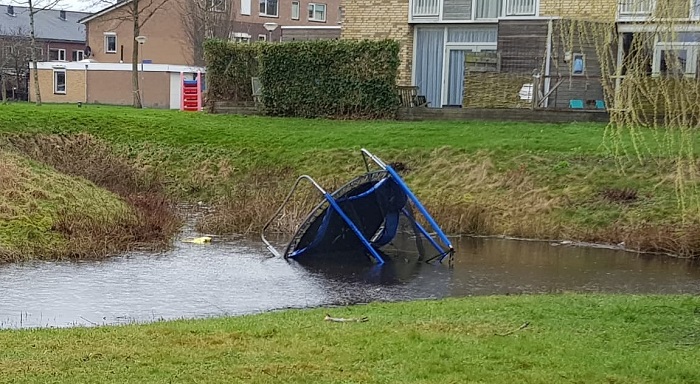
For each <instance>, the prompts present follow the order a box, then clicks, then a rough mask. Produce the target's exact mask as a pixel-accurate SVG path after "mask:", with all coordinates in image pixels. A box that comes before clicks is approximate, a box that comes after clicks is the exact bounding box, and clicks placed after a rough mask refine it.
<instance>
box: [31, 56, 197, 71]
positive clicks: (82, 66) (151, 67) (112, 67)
mask: <svg viewBox="0 0 700 384" xmlns="http://www.w3.org/2000/svg"><path fill="white" fill-rule="evenodd" d="M36 64H37V69H52V70H53V69H65V70H68V71H75V70H80V71H84V70H86V69H87V70H88V71H118V72H131V70H132V67H131V63H98V62H95V61H94V60H89V59H86V60H82V61H39V62H37V63H36ZM139 71H143V72H169V73H180V72H188V73H192V72H202V73H206V71H207V70H206V68H205V67H195V66H189V65H171V64H144V65H143V67H142V66H141V65H139Z"/></svg>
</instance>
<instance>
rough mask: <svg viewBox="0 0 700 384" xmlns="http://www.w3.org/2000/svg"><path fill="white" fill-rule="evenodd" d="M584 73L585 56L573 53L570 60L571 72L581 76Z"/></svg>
mask: <svg viewBox="0 0 700 384" xmlns="http://www.w3.org/2000/svg"><path fill="white" fill-rule="evenodd" d="M585 73H586V56H585V55H584V54H583V53H574V55H573V59H572V60H571V74H572V75H577V76H581V75H584V74H585Z"/></svg>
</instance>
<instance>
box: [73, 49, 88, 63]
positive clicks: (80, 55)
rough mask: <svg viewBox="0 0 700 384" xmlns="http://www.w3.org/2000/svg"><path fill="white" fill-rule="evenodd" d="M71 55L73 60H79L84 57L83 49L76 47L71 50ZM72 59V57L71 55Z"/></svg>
mask: <svg viewBox="0 0 700 384" xmlns="http://www.w3.org/2000/svg"><path fill="white" fill-rule="evenodd" d="M73 56H75V58H74V60H73V61H80V60H84V59H85V51H83V50H82V49H76V50H74V51H73ZM71 59H73V57H71Z"/></svg>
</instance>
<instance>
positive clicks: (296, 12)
mask: <svg viewBox="0 0 700 384" xmlns="http://www.w3.org/2000/svg"><path fill="white" fill-rule="evenodd" d="M300 14H301V4H300V3H299V2H298V1H292V20H299V16H300Z"/></svg>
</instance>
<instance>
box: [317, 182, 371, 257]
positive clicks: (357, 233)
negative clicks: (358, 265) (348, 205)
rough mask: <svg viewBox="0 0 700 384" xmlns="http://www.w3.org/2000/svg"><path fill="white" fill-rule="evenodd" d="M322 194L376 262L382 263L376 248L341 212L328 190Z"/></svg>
mask: <svg viewBox="0 0 700 384" xmlns="http://www.w3.org/2000/svg"><path fill="white" fill-rule="evenodd" d="M324 196H325V197H326V200H328V203H329V204H330V205H331V206H332V207H333V209H335V211H336V212H338V214H339V215H340V217H342V218H343V220H345V223H347V225H348V226H349V227H350V229H352V231H353V232H355V235H357V237H358V238H360V241H362V244H363V245H364V246H365V248H367V250H368V251H369V253H371V254H372V256H373V257H374V259H375V260H377V263H379V264H384V259H383V258H382V257H381V256H379V253H378V252H377V250H376V249H374V247H372V244H370V243H369V241H367V239H366V238H365V236H364V235H363V234H362V232H360V230H359V229H358V228H357V226H356V225H355V223H353V222H352V220H350V218H349V217H348V216H347V215H346V214H345V212H343V210H342V209H341V208H340V205H338V203H337V202H336V201H335V199H334V198H333V196H331V194H330V193H328V192H326V193H324Z"/></svg>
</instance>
